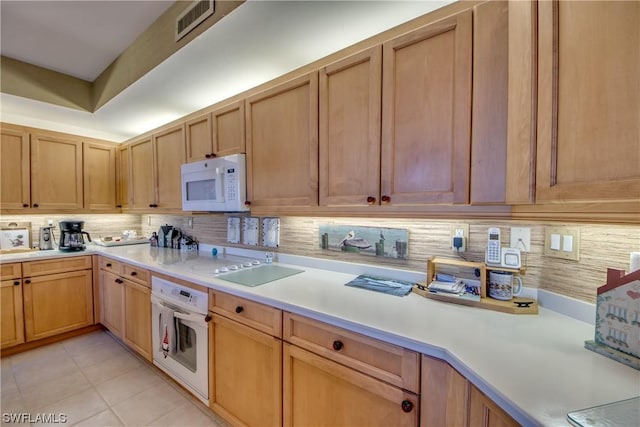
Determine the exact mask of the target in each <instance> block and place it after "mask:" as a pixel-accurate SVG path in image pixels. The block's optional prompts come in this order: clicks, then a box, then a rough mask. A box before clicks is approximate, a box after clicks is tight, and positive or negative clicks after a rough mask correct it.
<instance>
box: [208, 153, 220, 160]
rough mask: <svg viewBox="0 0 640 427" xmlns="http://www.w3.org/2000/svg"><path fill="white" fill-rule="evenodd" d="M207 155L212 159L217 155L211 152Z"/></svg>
mask: <svg viewBox="0 0 640 427" xmlns="http://www.w3.org/2000/svg"><path fill="white" fill-rule="evenodd" d="M209 155H210V156H211V158H212V159H215V158H216V157H218V156H216V153H211V154H209Z"/></svg>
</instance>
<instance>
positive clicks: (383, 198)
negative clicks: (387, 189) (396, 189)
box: [380, 196, 391, 203]
mask: <svg viewBox="0 0 640 427" xmlns="http://www.w3.org/2000/svg"><path fill="white" fill-rule="evenodd" d="M380 200H381V201H382V203H389V202H390V201H391V197H389V196H382V197H381V198H380Z"/></svg>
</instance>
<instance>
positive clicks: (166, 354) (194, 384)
mask: <svg viewBox="0 0 640 427" xmlns="http://www.w3.org/2000/svg"><path fill="white" fill-rule="evenodd" d="M151 305H152V309H151V313H152V316H153V317H152V334H153V337H152V344H153V363H154V365H156V366H157V367H159V368H160V369H162V370H163V371H164V372H166V373H167V374H168V375H169V376H170V377H172V378H173V379H175V380H176V381H177V382H178V383H180V384H181V385H182V386H183V387H185V388H186V389H187V390H189V391H191V392H192V393H193V394H194V395H195V396H196V397H197V398H198V399H200V400H201V401H202V402H203V403H205V404H206V405H208V404H209V361H208V349H209V335H208V331H209V320H210V317H209V316H208V313H207V309H208V295H207V293H206V292H200V291H197V290H195V289H191V288H188V287H186V286H182V285H179V284H177V283H173V282H169V281H167V280H164V279H161V278H159V277H155V276H154V277H153V278H152V281H151Z"/></svg>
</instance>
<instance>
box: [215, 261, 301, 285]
mask: <svg viewBox="0 0 640 427" xmlns="http://www.w3.org/2000/svg"><path fill="white" fill-rule="evenodd" d="M298 273H304V270H298V269H297V268H289V267H281V266H279V265H274V264H265V265H261V266H259V267H252V268H249V269H246V270H237V271H233V272H230V273H224V274H219V275H218V276H217V277H218V278H220V279H223V280H226V281H228V282H233V283H237V284H239V285H243V286H249V287H252V288H253V287H256V286H260V285H264V284H265V283H269V282H273V281H274V280H280V279H284V278H285V277H289V276H293V275H294V274H298Z"/></svg>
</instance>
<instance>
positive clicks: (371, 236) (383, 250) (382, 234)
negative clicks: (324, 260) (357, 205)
mask: <svg viewBox="0 0 640 427" xmlns="http://www.w3.org/2000/svg"><path fill="white" fill-rule="evenodd" d="M319 232H320V237H319V240H320V248H321V249H323V250H330V251H338V252H350V253H356V254H360V255H368V256H373V257H387V258H400V259H407V258H408V256H409V252H408V247H407V245H408V243H407V242H408V241H409V232H408V231H407V230H404V229H397V228H386V227H361V226H358V225H337V224H321V225H320V226H319Z"/></svg>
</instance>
